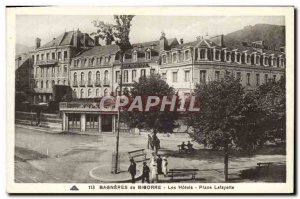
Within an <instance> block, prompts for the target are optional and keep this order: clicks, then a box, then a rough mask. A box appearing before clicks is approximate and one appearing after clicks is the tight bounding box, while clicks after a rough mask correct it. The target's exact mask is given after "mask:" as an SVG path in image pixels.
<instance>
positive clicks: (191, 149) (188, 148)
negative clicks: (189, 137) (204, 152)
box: [186, 141, 194, 153]
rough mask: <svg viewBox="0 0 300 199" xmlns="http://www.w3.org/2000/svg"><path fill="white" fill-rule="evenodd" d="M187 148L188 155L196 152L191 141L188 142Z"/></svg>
mask: <svg viewBox="0 0 300 199" xmlns="http://www.w3.org/2000/svg"><path fill="white" fill-rule="evenodd" d="M186 146H187V150H188V153H192V152H193V151H194V148H193V145H192V144H191V142H190V141H188V143H187V145H186Z"/></svg>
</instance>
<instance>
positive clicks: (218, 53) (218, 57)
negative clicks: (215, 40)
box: [215, 50, 220, 60]
mask: <svg viewBox="0 0 300 199" xmlns="http://www.w3.org/2000/svg"><path fill="white" fill-rule="evenodd" d="M215 56H216V60H220V51H218V50H216V55H215Z"/></svg>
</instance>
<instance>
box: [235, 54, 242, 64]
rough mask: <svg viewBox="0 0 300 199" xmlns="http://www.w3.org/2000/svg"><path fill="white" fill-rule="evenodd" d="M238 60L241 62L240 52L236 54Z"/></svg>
mask: <svg viewBox="0 0 300 199" xmlns="http://www.w3.org/2000/svg"><path fill="white" fill-rule="evenodd" d="M236 62H238V63H240V62H241V54H240V53H237V54H236Z"/></svg>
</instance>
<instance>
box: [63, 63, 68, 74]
mask: <svg viewBox="0 0 300 199" xmlns="http://www.w3.org/2000/svg"><path fill="white" fill-rule="evenodd" d="M67 74H68V67H67V65H64V76H67Z"/></svg>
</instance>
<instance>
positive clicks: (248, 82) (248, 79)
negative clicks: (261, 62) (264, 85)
mask: <svg viewBox="0 0 300 199" xmlns="http://www.w3.org/2000/svg"><path fill="white" fill-rule="evenodd" d="M247 85H248V86H250V73H247Z"/></svg>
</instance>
